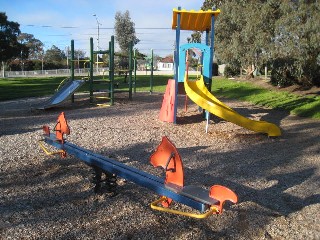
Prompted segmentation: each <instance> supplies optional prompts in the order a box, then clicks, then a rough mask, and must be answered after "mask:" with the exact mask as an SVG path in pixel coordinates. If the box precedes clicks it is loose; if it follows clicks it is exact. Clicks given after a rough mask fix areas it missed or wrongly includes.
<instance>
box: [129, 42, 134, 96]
mask: <svg viewBox="0 0 320 240" xmlns="http://www.w3.org/2000/svg"><path fill="white" fill-rule="evenodd" d="M132 48H133V43H132V42H130V43H129V100H132Z"/></svg>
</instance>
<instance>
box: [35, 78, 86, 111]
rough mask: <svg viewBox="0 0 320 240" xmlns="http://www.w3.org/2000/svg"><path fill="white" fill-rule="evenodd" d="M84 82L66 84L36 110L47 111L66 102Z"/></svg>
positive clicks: (75, 81) (74, 81)
mask: <svg viewBox="0 0 320 240" xmlns="http://www.w3.org/2000/svg"><path fill="white" fill-rule="evenodd" d="M85 82H86V81H85V80H73V81H69V82H67V83H66V84H65V85H63V86H62V88H61V89H59V90H58V92H56V93H55V94H54V95H53V96H52V97H51V98H50V99H49V100H47V101H45V102H44V103H43V104H42V105H41V106H40V107H38V108H37V109H48V108H51V107H54V106H57V105H59V104H61V103H63V102H64V101H66V100H67V99H68V98H69V97H70V96H71V95H72V94H73V93H75V91H77V89H78V88H80V87H81V86H82V85H83V84H84V83H85Z"/></svg>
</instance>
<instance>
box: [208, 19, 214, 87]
mask: <svg viewBox="0 0 320 240" xmlns="http://www.w3.org/2000/svg"><path fill="white" fill-rule="evenodd" d="M210 40H211V41H210V45H211V48H210V56H211V57H210V61H209V64H210V65H209V71H210V73H209V91H211V85H212V64H213V56H214V14H212V15H211V39H210Z"/></svg>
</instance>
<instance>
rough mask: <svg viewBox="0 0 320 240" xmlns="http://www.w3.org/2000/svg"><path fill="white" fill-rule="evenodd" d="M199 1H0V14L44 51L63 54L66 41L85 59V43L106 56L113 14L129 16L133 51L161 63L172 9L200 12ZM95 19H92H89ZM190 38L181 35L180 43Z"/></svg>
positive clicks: (170, 37) (169, 48)
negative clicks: (57, 50) (53, 49)
mask: <svg viewBox="0 0 320 240" xmlns="http://www.w3.org/2000/svg"><path fill="white" fill-rule="evenodd" d="M202 3H203V0H158V1H152V0H0V11H1V12H5V13H6V15H7V17H8V20H9V21H14V22H18V23H19V24H20V30H21V32H23V33H29V34H33V35H34V37H35V38H36V39H39V40H40V41H41V42H42V43H44V45H45V50H46V49H50V48H51V47H52V45H55V46H57V47H58V48H60V49H61V50H64V51H66V49H67V48H68V47H70V42H71V39H74V41H75V49H76V50H78V49H79V50H83V51H85V52H86V55H89V44H90V43H89V42H90V40H89V39H90V37H93V39H94V48H95V49H97V45H98V40H97V39H98V23H97V21H98V22H99V23H100V25H99V47H100V49H101V50H106V49H107V48H108V46H109V41H110V38H111V36H112V35H115V31H114V29H113V27H114V17H115V14H116V12H118V11H120V12H125V11H126V10H128V11H129V12H130V17H131V21H133V22H134V23H135V28H136V36H137V37H138V39H140V42H139V43H138V44H137V45H136V46H135V48H137V49H138V50H139V51H140V52H142V53H145V54H148V55H150V54H151V49H153V51H154V54H156V55H159V56H161V57H165V56H167V55H169V54H172V53H173V46H174V41H175V31H174V30H172V29H171V22H172V10H173V8H178V7H179V6H180V7H181V8H182V9H187V10H192V9H194V10H200V8H201V6H202ZM93 15H96V16H93ZM190 34H191V32H189V31H182V32H181V42H182V43H185V42H186V41H187V40H186V39H187V37H188V36H190Z"/></svg>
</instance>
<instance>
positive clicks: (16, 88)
mask: <svg viewBox="0 0 320 240" xmlns="http://www.w3.org/2000/svg"><path fill="white" fill-rule="evenodd" d="M64 78H65V77H48V78H7V79H0V101H5V100H12V99H18V98H27V97H40V96H46V95H53V93H54V91H55V89H57V87H58V86H59V84H60V82H61V81H62V80H63V79H64ZM95 78H96V79H98V78H101V77H95ZM169 78H172V76H166V75H159V76H158V75H155V76H154V77H153V83H152V90H153V91H154V92H164V91H165V88H166V84H167V82H168V79H169ZM115 81H116V82H118V83H119V84H118V85H119V87H118V88H119V89H128V83H126V82H124V77H123V76H121V77H116V78H115ZM95 88H96V89H99V88H100V89H102V88H106V86H105V85H96V86H95ZM136 90H137V91H138V92H139V91H145V92H149V91H150V76H141V75H139V76H137V82H136ZM80 91H82V92H87V91H89V83H86V84H85V85H84V86H83V87H82V88H81V89H80ZM212 92H213V93H214V95H216V96H217V97H226V98H232V99H239V100H243V101H248V102H252V103H254V104H257V105H262V106H267V107H270V108H275V109H282V110H286V111H289V112H290V113H292V114H295V115H298V116H303V117H310V118H316V119H320V96H309V97H303V96H298V95H296V94H292V93H289V92H283V91H281V92H279V91H273V90H268V89H264V88H260V87H256V86H253V85H252V84H250V83H247V82H239V81H234V80H228V79H224V78H215V79H214V80H213V84H212Z"/></svg>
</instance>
